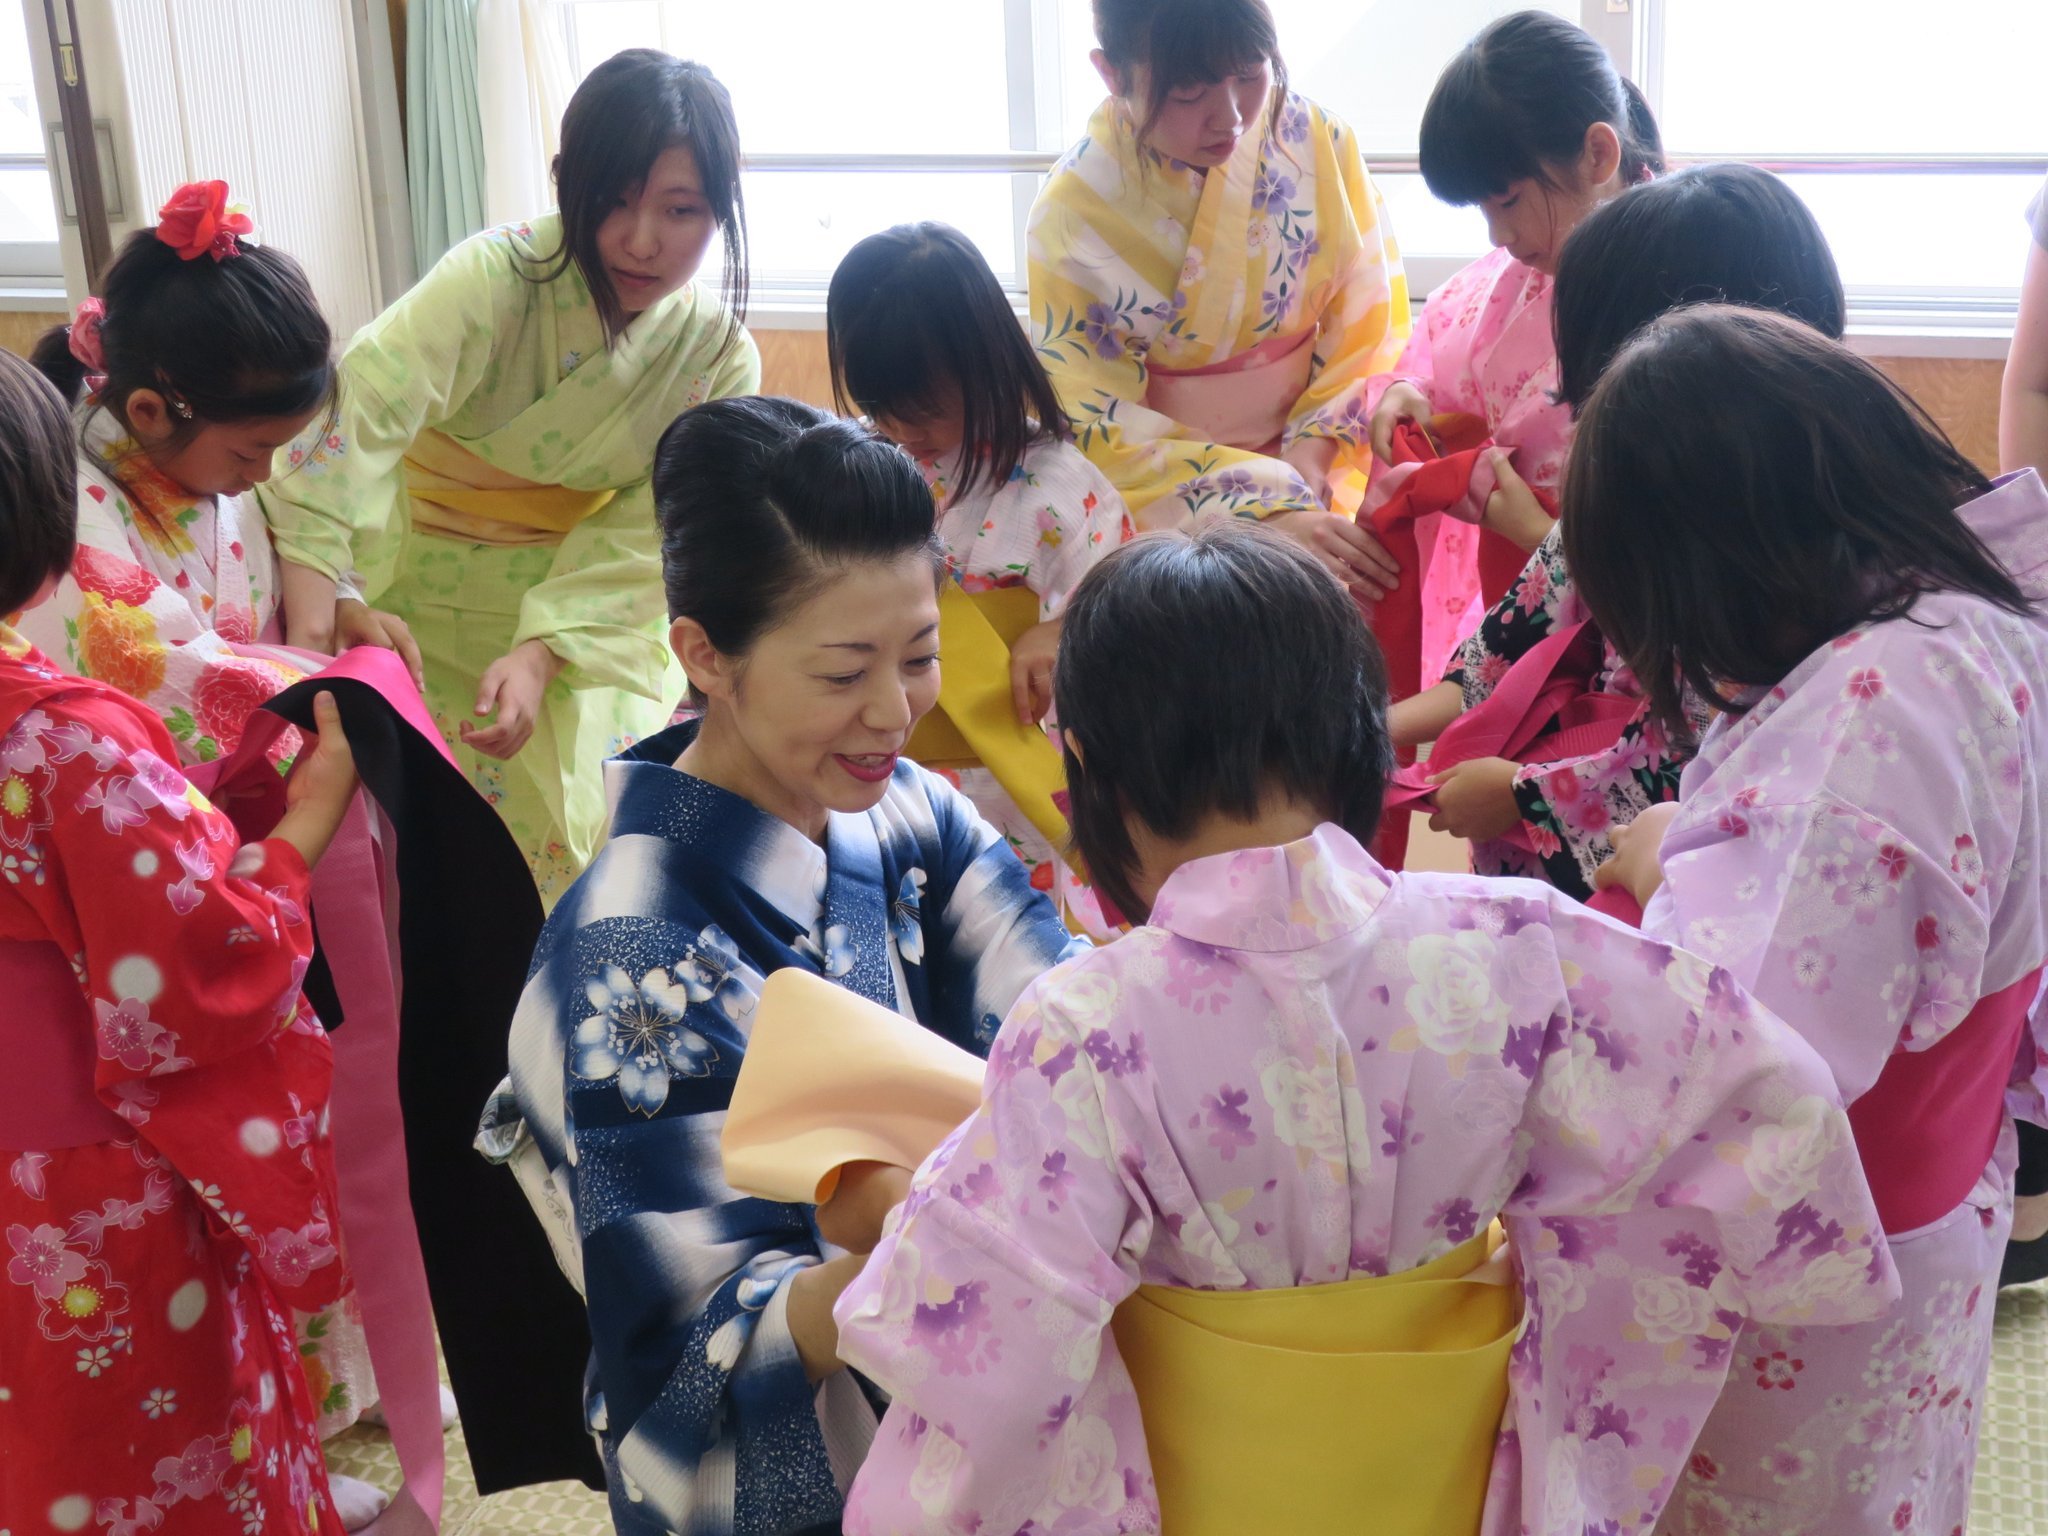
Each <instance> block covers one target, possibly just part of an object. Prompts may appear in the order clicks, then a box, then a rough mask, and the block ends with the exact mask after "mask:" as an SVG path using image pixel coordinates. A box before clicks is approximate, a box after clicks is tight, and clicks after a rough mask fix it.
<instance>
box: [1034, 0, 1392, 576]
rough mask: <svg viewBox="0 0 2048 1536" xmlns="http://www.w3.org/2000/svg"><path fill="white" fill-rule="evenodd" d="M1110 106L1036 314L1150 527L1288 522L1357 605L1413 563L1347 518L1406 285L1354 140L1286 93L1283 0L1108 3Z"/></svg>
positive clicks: (1057, 181) (1095, 130)
mask: <svg viewBox="0 0 2048 1536" xmlns="http://www.w3.org/2000/svg"><path fill="white" fill-rule="evenodd" d="M1094 12H1095V33H1096V37H1097V39H1098V41H1099V42H1100V44H1101V46H1100V47H1099V48H1097V49H1096V51H1095V53H1094V55H1093V58H1094V62H1095V67H1096V69H1097V70H1098V71H1099V72H1100V73H1101V75H1102V79H1103V82H1104V84H1105V85H1107V86H1108V88H1109V91H1110V96H1109V99H1108V100H1107V101H1105V102H1104V103H1103V104H1102V106H1101V107H1100V108H1099V109H1097V111H1096V113H1095V116H1094V117H1093V118H1092V119H1091V120H1090V122H1089V124H1088V132H1087V135H1086V136H1085V137H1084V138H1083V139H1082V140H1081V141H1080V142H1079V143H1078V144H1076V145H1074V147H1073V148H1072V149H1070V150H1068V151H1067V153H1066V155H1065V156H1064V157H1063V158H1062V159H1061V160H1060V162H1059V164H1058V165H1056V166H1055V167H1054V168H1053V171H1052V174H1051V175H1050V176H1049V177H1048V178H1047V180H1046V184H1045V187H1044V189H1043V191H1041V192H1040V194H1039V197H1038V202H1037V204H1036V205H1035V206H1034V207H1033V209H1032V211H1031V223H1030V289H1031V319H1032V323H1033V326H1034V328H1035V332H1036V335H1035V339H1036V341H1037V343H1038V349H1039V355H1040V356H1041V357H1043V358H1044V359H1045V365H1046V369H1047V371H1048V372H1049V373H1050V374H1051V375H1052V379H1053V383H1054V384H1055V386H1056V387H1057V388H1058V390H1059V393H1060V399H1061V401H1062V402H1063V403H1064V404H1065V406H1066V409H1067V413H1068V414H1069V415H1070V416H1071V417H1073V419H1074V423H1075V427H1076V441H1077V442H1078V444H1079V446H1080V448H1081V450H1082V451H1083V452H1084V453H1086V454H1087V455H1088V457H1089V458H1090V459H1092V460H1094V462H1095V463H1096V464H1097V465H1098V466H1100V468H1101V469H1102V471H1103V472H1104V473H1105V474H1106V475H1108V477H1109V479H1110V482H1111V483H1112V484H1113V485H1115V486H1116V487H1117V489H1118V490H1119V491H1121V492H1122V493H1123V497H1124V500H1125V502H1126V503H1128V505H1129V506H1130V509H1131V514H1132V516H1133V517H1134V518H1135V519H1136V520H1137V523H1138V526H1139V527H1140V528H1141V529H1145V528H1162V527H1174V526H1178V525H1180V524H1184V523H1186V522H1188V521H1190V520H1192V519H1195V518H1199V517H1205V516H1211V515H1215V514H1226V515H1227V514H1237V515H1245V516H1253V517H1260V518H1270V519H1272V520H1273V522H1274V523H1275V525H1276V526H1278V527H1280V528H1282V529H1284V530H1285V531H1286V532H1288V533H1290V534H1292V535H1293V536H1294V537H1296V538H1298V539H1300V540H1301V541H1302V542H1303V543H1304V544H1306V545H1307V546H1308V547H1309V548H1310V549H1311V550H1312V551H1313V552H1314V553H1315V554H1316V555H1317V557H1318V558H1319V559H1321V560H1322V561H1323V563H1324V564H1325V565H1327V566H1329V567H1330V568H1331V570H1333V571H1334V572H1335V573H1336V574H1337V575H1338V576H1339V577H1341V578H1342V579H1343V580H1344V581H1345V582H1346V583H1347V584H1348V585H1349V586H1350V587H1351V588H1352V589H1353V591H1354V592H1356V593H1357V594H1358V595H1359V596H1360V597H1362V598H1365V599H1367V600H1371V601H1376V600H1378V599H1379V598H1381V597H1383V596H1385V595H1386V592H1387V590H1388V589H1389V588H1390V587H1391V586H1392V585H1393V583H1394V582H1395V580H1396V579H1397V578H1398V576H1399V574H1400V573H1399V567H1398V566H1397V564H1396V563H1395V562H1394V560H1393V559H1392V558H1391V557H1389V556H1388V554H1387V552H1386V550H1385V549H1384V548H1383V547H1382V546H1381V545H1380V542H1379V540H1378V539H1377V538H1375V537H1374V536H1373V534H1372V533H1371V532H1370V531H1368V530H1366V529H1363V528H1360V527H1358V526H1357V525H1356V524H1355V523H1353V522H1352V520H1351V519H1350V518H1349V517H1347V516H1344V515H1342V514H1340V513H1336V512H1333V511H1331V510H1330V508H1331V500H1332V492H1333V489H1334V488H1335V485H1336V484H1337V483H1338V482H1339V481H1341V480H1342V479H1343V478H1345V477H1347V476H1348V474H1349V473H1350V472H1351V471H1353V470H1356V471H1360V472H1362V471H1363V470H1364V469H1365V468H1366V466H1367V463H1368V461H1369V460H1370V457H1371V450H1370V447H1369V444H1368V422H1369V418H1368V415H1367V412H1366V408H1365V387H1366V380H1367V379H1369V378H1371V377H1372V376H1373V375H1374V374H1377V373H1383V372H1385V371H1386V370H1387V369H1389V368H1390V367H1392V366H1393V363H1394V360H1395V359H1396V358H1397V357H1398V356H1399V355H1400V352H1401V348H1402V345H1403V343H1404V342H1405V341H1406V340H1407V337H1408V332H1409V315H1408V284H1407V280H1406V278H1405V277H1404V276H1403V274H1402V271H1401V258H1400V254H1399V252H1398V251H1397V250H1396V249H1395V247H1394V241H1393V235H1392V232H1391V231H1390V229H1389V227H1388V223H1387V217H1386V210H1385V207H1384V205H1383V204H1382V202H1381V199H1380V195H1379V193H1378V191H1377V190H1376V189H1375V188H1374V186H1373V184H1372V181H1371V178H1369V177H1368V176H1367V175H1366V171H1365V163H1364V161H1363V160H1362V159H1361V158H1360V156H1359V150H1358V141H1357V139H1356V138H1355V137H1354V136H1353V135H1352V132H1351V130H1350V129H1349V128H1347V127H1346V126H1345V125H1344V124H1343V123H1341V122H1339V121H1338V120H1337V119H1336V118H1335V117H1333V116H1332V115H1331V114H1330V113H1328V112H1326V111H1325V110H1324V109H1323V108H1321V107H1319V106H1318V105H1316V104H1315V103H1314V102H1312V101H1309V100H1308V99H1307V98H1306V97H1303V96H1300V95H1297V94H1295V93H1294V92H1292V91H1290V90H1289V89H1288V87H1287V70H1286V66H1285V65H1284V63H1283V62H1282V61H1281V58H1280V52H1279V45H1278V39H1277V36H1276V33H1275V31H1274V26H1273V17H1272V13H1271V12H1270V11H1269V10H1268V9H1267V7H1266V4H1265V0H1095V6H1094Z"/></svg>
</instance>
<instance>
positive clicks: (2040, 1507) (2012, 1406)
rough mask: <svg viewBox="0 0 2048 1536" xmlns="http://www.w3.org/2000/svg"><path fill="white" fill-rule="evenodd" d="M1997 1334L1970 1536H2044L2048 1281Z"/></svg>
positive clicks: (469, 1490)
mask: <svg viewBox="0 0 2048 1536" xmlns="http://www.w3.org/2000/svg"><path fill="white" fill-rule="evenodd" d="M1997 1330H1998V1334H1997V1345H1996V1348H1995V1350H1994V1352H1993V1355H1992V1362H1991V1394H1990V1401H1989V1403H1988V1404H1987V1405H1986V1407H1985V1412H1984V1439H1983V1446H1982V1449H1981V1451H1980V1452H1979V1455H1978V1458H1977V1491H1976V1498H1975V1500H1974V1502H1973V1507H1972V1511H1971V1520H1970V1536H2041V1533H2042V1532H2044V1531H2048V1285H2036V1286H2023V1287H2019V1288H2017V1289H2014V1290H2010V1291H2006V1292H2004V1293H2002V1294H2001V1295H2000V1296H1999V1298H1998V1320H1997ZM327 1452H328V1461H329V1464H330V1465H332V1466H333V1467H334V1469H335V1470H336V1471H338V1472H346V1473H348V1474H350V1475H351V1476H354V1477H360V1478H362V1479H364V1480H365V1481H367V1482H372V1483H375V1484H377V1485H378V1486H380V1487H383V1488H387V1489H388V1488H395V1487H396V1486H397V1485H398V1461H397V1458H396V1457H395V1456H393V1454H392V1451H391V1441H390V1439H389V1437H387V1436H386V1435H385V1433H384V1432H383V1431H382V1430H380V1429H371V1428H369V1427H368V1426H358V1427H357V1428H355V1429H352V1430H350V1431H349V1432H348V1433H347V1434H345V1435H342V1436H340V1437H338V1438H337V1439H335V1440H334V1441H332V1442H330V1444H329V1445H328V1448H327ZM448 1461H449V1471H448V1497H447V1505H446V1513H445V1518H444V1519H443V1520H442V1522H441V1529H442V1530H443V1532H444V1533H446V1536H605V1533H607V1532H609V1531H610V1529H611V1523H610V1521H608V1520H607V1519H606V1517H605V1503H604V1496H603V1495H602V1494H597V1493H592V1492H590V1491H589V1490H588V1489H586V1488H583V1487H581V1486H579V1485H577V1484H574V1483H550V1484H546V1485H543V1486H541V1487H537V1488H520V1489H516V1490H514V1491H512V1492H510V1493H500V1494H493V1495H492V1496H491V1497H490V1498H488V1499H479V1498H478V1497H477V1492H476V1484H475V1482H474V1481H472V1480H471V1478H470V1475H469V1461H468V1457H467V1456H466V1455H465V1453H464V1451H463V1448H462V1431H461V1430H460V1429H456V1430H453V1431H451V1432H450V1433H449V1436H448Z"/></svg>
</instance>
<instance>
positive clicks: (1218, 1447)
mask: <svg viewBox="0 0 2048 1536" xmlns="http://www.w3.org/2000/svg"><path fill="white" fill-rule="evenodd" d="M1504 1241H1505V1238H1504V1237H1503V1236H1502V1235H1501V1233H1500V1231H1499V1229H1498V1228H1494V1229H1492V1230H1490V1231H1488V1232H1483V1233H1481V1234H1480V1235H1479V1236H1477V1237H1475V1238H1473V1239H1472V1240H1471V1241H1470V1242H1468V1243H1465V1244H1463V1245H1462V1246H1460V1247H1458V1248H1455V1249H1453V1250H1452V1251H1451V1252H1449V1253H1447V1254H1445V1255H1444V1256H1443V1257H1441V1258H1439V1259H1436V1260H1434V1261H1433V1262H1431V1263H1429V1264H1425V1265H1423V1266H1422V1267H1421V1268H1419V1269H1413V1270H1409V1271H1407V1272H1405V1273H1403V1274H1398V1275H1388V1276H1385V1277H1381V1278H1364V1279H1357V1280H1348V1281H1340V1282H1338V1283H1336V1284H1331V1285H1306V1286H1296V1287H1293V1288H1291V1289H1287V1290H1270V1291H1193V1290H1182V1289H1178V1288H1174V1287H1168V1286H1153V1285H1146V1286H1140V1287H1139V1288H1138V1290H1137V1291H1136V1292H1135V1293H1134V1294H1133V1295H1132V1296H1131V1297H1130V1298H1129V1299H1128V1300H1126V1301H1125V1302H1124V1304H1123V1305H1122V1306H1121V1307H1119V1308H1118V1309H1117V1312H1116V1317H1115V1320H1114V1322H1113V1325H1112V1326H1113V1328H1114V1331H1115V1334H1116V1341H1117V1347H1118V1349H1119V1350H1120V1351H1121V1353H1122V1355H1123V1358H1124V1363H1125V1364H1126V1365H1127V1366H1128V1367H1129V1368H1130V1372H1131V1378H1132V1380H1133V1382H1135V1384H1136V1386H1137V1390H1138V1405H1139V1409H1140V1411H1141V1413H1142V1414H1143V1416H1144V1421H1145V1439H1146V1442H1147V1444H1148V1446H1149V1448H1150V1451H1151V1456H1152V1473H1153V1477H1154V1479H1155V1480H1156V1482H1157V1484H1158V1489H1159V1504H1160V1513H1161V1530H1162V1533H1163V1536H1244V1533H1246V1532H1254V1531H1271V1532H1275V1533H1278V1532H1287V1533H1290V1536H1322V1533H1335V1532H1344V1531H1356V1532H1370V1533H1372V1536H1473V1533H1476V1532H1477V1531H1478V1529H1479V1520H1480V1515H1481V1512H1482V1510H1483V1508H1484V1505H1485V1500H1486V1486H1487V1480H1488V1477H1489V1474H1490V1472H1491V1469H1492V1465H1493V1453H1494V1442H1495V1438H1496V1435H1497V1434H1498V1431H1499V1428H1500V1419H1501V1413H1502V1410H1503V1409H1504V1408H1505V1407H1506V1405H1507V1394H1508V1375H1507V1371H1508V1353H1509V1350H1510V1349H1511V1348H1512V1346H1513V1343H1514V1338H1515V1333H1516V1328H1517V1324H1518V1312H1519V1291H1518V1290H1517V1288H1516V1287H1515V1286H1514V1285H1513V1284H1512V1283H1511V1282H1510V1283H1507V1284H1500V1283H1496V1282H1494V1281H1491V1280H1487V1279H1481V1278H1475V1277H1474V1276H1473V1272H1474V1271H1475V1270H1477V1269H1478V1268H1479V1267H1480V1266H1481V1265H1482V1264H1485V1263H1486V1262H1487V1260H1488V1258H1489V1255H1490V1254H1491V1253H1492V1251H1493V1250H1494V1248H1496V1247H1497V1246H1498V1245H1499V1244H1500V1243H1502V1242H1504Z"/></svg>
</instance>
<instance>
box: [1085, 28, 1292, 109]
mask: <svg viewBox="0 0 2048 1536" xmlns="http://www.w3.org/2000/svg"><path fill="white" fill-rule="evenodd" d="M1094 8H1095V41H1096V43H1097V44H1098V45H1099V46H1100V47H1101V49H1102V52H1103V55H1104V56H1105V57H1106V58H1107V59H1108V60H1109V64H1110V67H1111V68H1112V69H1114V70H1115V71H1116V72H1117V74H1118V75H1119V76H1120V77H1121V78H1122V79H1123V80H1124V81H1126V82H1129V81H1131V80H1132V78H1133V73H1132V72H1133V71H1134V70H1137V69H1140V68H1142V69H1143V70H1145V72H1146V84H1147V87H1148V89H1147V91H1146V97H1145V102H1144V108H1145V115H1144V116H1143V117H1142V118H1141V119H1139V121H1138V124H1137V137H1138V139H1139V140H1140V142H1142V141H1143V140H1144V138H1145V135H1146V134H1148V133H1150V132H1151V131H1152V127H1153V124H1155V123H1157V122H1158V121H1159V114H1160V111H1161V110H1162V109H1163V108H1164V107H1165V105H1166V98H1167V97H1168V96H1170V95H1172V94H1173V93H1174V92H1175V91H1177V90H1180V89H1181V88H1182V87H1184V86H1190V85H1214V84H1215V83H1216V82H1217V81H1219V80H1225V79H1228V78H1229V77H1230V76H1232V75H1236V74H1242V73H1244V72H1245V71H1247V70H1251V69H1256V68H1258V66H1259V65H1261V64H1270V65H1271V66H1272V68H1273V87H1272V92H1271V98H1272V115H1273V120H1274V121H1276V122H1277V121H1278V120H1279V118H1278V113H1279V111H1280V105H1281V103H1282V102H1283V101H1284V100H1285V99H1286V96H1287V63H1286V61H1285V60H1284V59H1282V58H1281V57H1280V34H1279V31H1278V29H1277V28H1275V27H1274V25H1273V13H1272V11H1271V10H1269V9H1268V8H1267V6H1266V0H1094Z"/></svg>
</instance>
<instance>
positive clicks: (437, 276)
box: [256, 234, 530, 599]
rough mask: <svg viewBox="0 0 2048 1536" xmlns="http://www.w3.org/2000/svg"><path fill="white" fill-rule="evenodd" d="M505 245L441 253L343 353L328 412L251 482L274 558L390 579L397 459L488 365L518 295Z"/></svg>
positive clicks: (399, 484)
mask: <svg viewBox="0 0 2048 1536" xmlns="http://www.w3.org/2000/svg"><path fill="white" fill-rule="evenodd" d="M511 261H512V258H511V256H510V254H509V252H508V250H507V248H506V246H505V243H504V241H503V240H502V239H501V238H499V237H496V236H494V235H490V234H484V235H478V236H476V237H475V238H473V239H470V240H467V241H465V242H463V243H462V244H461V245H459V246H457V247H456V248H455V249H454V250H452V251H450V252H449V253H448V254H447V255H446V256H444V257H442V258H441V260H440V261H438V262H437V263H435V265H434V268H433V270H432V271H430V272H429V273H428V274H427V275H426V276H425V277H423V278H421V279H420V281H419V283H418V284H417V285H416V286H414V287H413V288H412V289H411V290H410V291H409V292H408V293H406V294H405V295H404V297H402V298H400V299H399V301H398V302H397V303H396V304H394V305H392V306H391V308H389V309H387V310H385V311H384V313H383V314H382V315H380V316H378V317H377V318H376V319H375V320H373V321H371V322H370V323H369V325H367V326H365V327H364V328H363V329H362V330H361V331H360V332H358V333H357V335H356V338H355V340H353V341H351V342H350V343H349V345H348V350H347V351H346V352H344V353H343V354H342V359H341V378H340V386H339V391H338V396H337V403H336V409H335V414H334V416H333V418H332V419H331V420H318V421H316V422H315V423H314V424H313V426H311V427H310V428H308V429H307V431H306V432H305V433H304V434H302V435H301V436H300V437H299V439H298V440H297V441H295V442H293V443H291V444H290V445H288V446H287V447H285V448H283V449H280V450H279V453H278V463H277V467H276V468H277V472H276V474H275V476H274V477H273V478H272V479H270V480H269V481H268V482H266V483H265V484H263V485H261V486H259V487H258V488H257V493H256V494H257V499H258V501H259V502H260V504H261V506H262V508H263V515H264V518H265V519H266V520H267V521H268V523H269V524H270V532H271V537H272V539H273V541H274V542H275V543H276V545H277V553H278V556H279V558H280V559H283V560H286V561H289V562H291V563H292V564H295V565H304V566H309V567H311V568H312V569H314V570H316V571H319V572H321V573H322V574H323V575H327V576H332V577H335V578H336V579H338V580H348V579H350V577H351V575H352V573H355V572H360V573H361V574H362V576H363V590H364V592H365V594H366V595H367V596H368V597H370V598H372V599H374V598H375V597H377V596H378V595H379V594H381V593H382V592H383V590H384V589H385V588H386V587H388V586H389V585H390V582H391V576H392V574H393V572H394V571H395V570H396V568H397V563H398V557H399V551H400V547H401V546H402V544H403V542H404V538H405V533H406V513H405V509H404V508H405V474H404V469H403V465H404V461H405V455H406V454H407V452H408V451H410V450H411V448H412V445H413V443H414V441H415V440H416V439H417V438H418V437H419V435H420V434H421V433H422V432H424V431H426V430H427V429H428V428H430V427H433V426H435V425H437V424H438V423H440V422H443V421H446V420H447V419H448V418H449V417H450V416H452V415H453V414H454V413H455V412H456V411H457V410H459V409H460V408H461V407H462V405H463V404H464V403H465V402H466V401H468V400H469V399H470V397H471V396H472V395H474V394H475V393H476V392H477V391H478V390H479V389H480V388H482V387H484V384H485V380H486V378H487V376H488V375H489V374H490V371H491V360H492V353H493V351H494V350H495V348H496V345H497V342H498V339H499V337H500V335H501V334H502V333H503V332H504V331H505V330H506V329H508V328H509V327H510V326H512V325H514V324H516V323H517V321H518V319H519V316H520V315H521V313H522V312H523V310H524V306H525V304H526V302H527V298H528V296H527V294H526V293H525V292H524V291H523V290H524V289H525V288H527V287H528V286H530V285H528V284H527V282H526V280H525V279H524V278H523V277H521V276H520V275H519V274H518V273H516V272H515V271H513V270H512V266H511Z"/></svg>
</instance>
